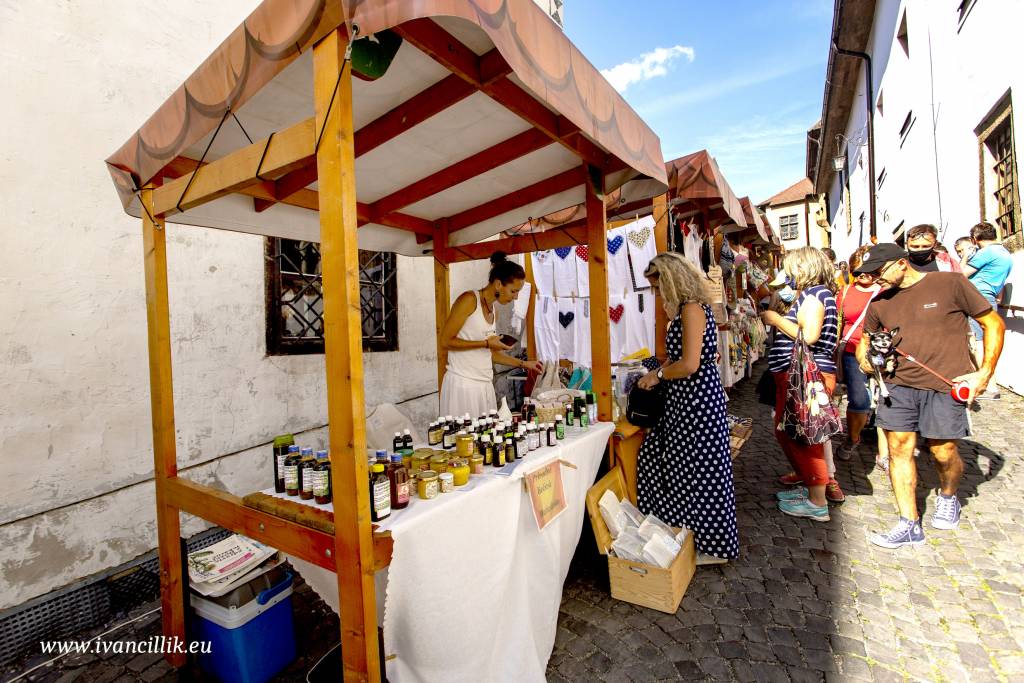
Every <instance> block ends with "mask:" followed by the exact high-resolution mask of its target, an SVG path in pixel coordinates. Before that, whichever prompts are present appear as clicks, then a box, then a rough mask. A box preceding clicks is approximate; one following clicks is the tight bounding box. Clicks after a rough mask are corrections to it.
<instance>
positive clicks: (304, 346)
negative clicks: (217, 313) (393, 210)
mask: <svg viewBox="0 0 1024 683" xmlns="http://www.w3.org/2000/svg"><path fill="white" fill-rule="evenodd" d="M359 299H360V308H361V310H362V335H363V350H364V351H395V350H397V349H398V283H397V257H396V256H395V254H392V253H390V252H377V251H363V250H360V251H359ZM323 313H324V300H323V274H322V270H321V260H320V245H319V244H318V243H316V242H303V241H297V240H286V239H280V238H274V239H270V240H268V243H267V352H268V353H269V354H271V355H286V354H301V353H323V350H324V318H323Z"/></svg>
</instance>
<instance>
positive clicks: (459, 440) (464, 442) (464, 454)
mask: <svg viewBox="0 0 1024 683" xmlns="http://www.w3.org/2000/svg"><path fill="white" fill-rule="evenodd" d="M475 450H476V441H475V440H474V439H473V435H472V434H467V433H466V432H459V435H458V436H456V437H455V453H456V454H457V455H458V456H459V457H460V458H469V457H470V456H472V455H473V451H475Z"/></svg>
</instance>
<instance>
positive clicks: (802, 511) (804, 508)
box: [779, 498, 832, 522]
mask: <svg viewBox="0 0 1024 683" xmlns="http://www.w3.org/2000/svg"><path fill="white" fill-rule="evenodd" d="M779 509H780V510H782V512H783V514H787V515H789V516H790V517H805V518H807V519H810V520H812V521H815V522H827V521H829V520H830V519H832V518H831V517H830V516H829V514H828V505H827V504H826V505H822V506H821V507H818V506H817V505H815V504H814V503H812V502H811V501H809V500H808V499H806V498H800V499H798V500H780V501H779Z"/></svg>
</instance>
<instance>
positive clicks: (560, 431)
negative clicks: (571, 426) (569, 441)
mask: <svg viewBox="0 0 1024 683" xmlns="http://www.w3.org/2000/svg"><path fill="white" fill-rule="evenodd" d="M555 438H556V439H564V438H565V425H564V424H562V423H561V422H559V423H558V424H557V425H556V426H555Z"/></svg>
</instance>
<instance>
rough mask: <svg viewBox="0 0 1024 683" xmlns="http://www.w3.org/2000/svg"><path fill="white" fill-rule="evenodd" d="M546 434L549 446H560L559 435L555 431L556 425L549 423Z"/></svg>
mask: <svg viewBox="0 0 1024 683" xmlns="http://www.w3.org/2000/svg"><path fill="white" fill-rule="evenodd" d="M544 433H545V434H546V435H547V441H548V446H556V445H558V433H557V432H556V431H555V425H553V424H551V423H550V422H549V423H548V424H547V427H546V428H545V429H544Z"/></svg>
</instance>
